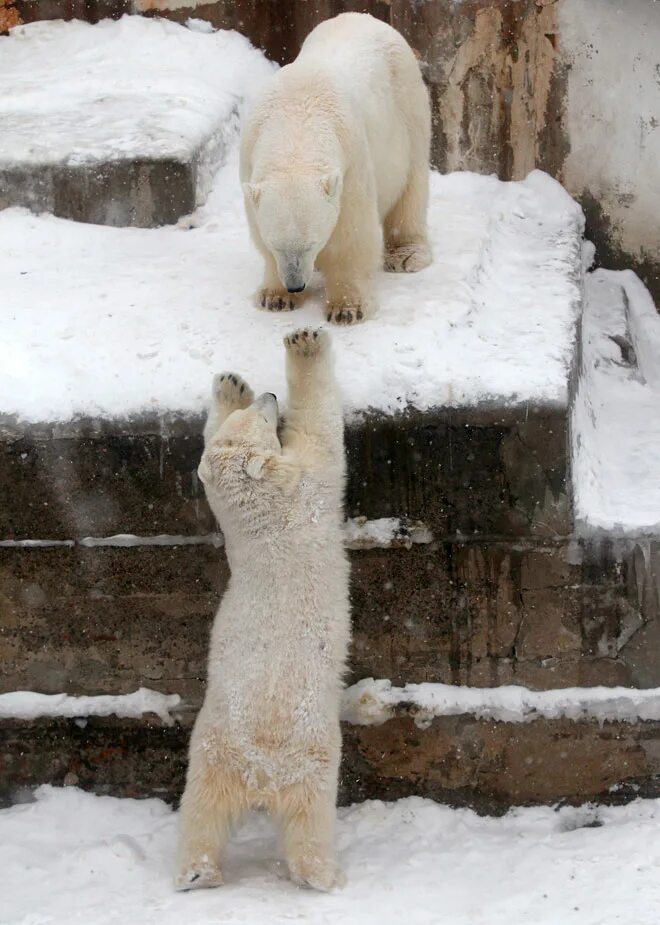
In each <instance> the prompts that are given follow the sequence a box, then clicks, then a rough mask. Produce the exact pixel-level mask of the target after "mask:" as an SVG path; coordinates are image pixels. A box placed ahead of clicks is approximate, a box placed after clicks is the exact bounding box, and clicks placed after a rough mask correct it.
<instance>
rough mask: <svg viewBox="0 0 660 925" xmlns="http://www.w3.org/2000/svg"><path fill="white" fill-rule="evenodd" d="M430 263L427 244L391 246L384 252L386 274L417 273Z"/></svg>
mask: <svg viewBox="0 0 660 925" xmlns="http://www.w3.org/2000/svg"><path fill="white" fill-rule="evenodd" d="M431 261H432V257H431V249H430V247H429V246H428V244H426V243H424V242H421V243H419V244H393V245H391V246H389V247H387V248H386V250H385V269H386V270H387V272H388V273H418V272H419V270H423V269H424V268H425V267H428V266H429V264H430V263H431Z"/></svg>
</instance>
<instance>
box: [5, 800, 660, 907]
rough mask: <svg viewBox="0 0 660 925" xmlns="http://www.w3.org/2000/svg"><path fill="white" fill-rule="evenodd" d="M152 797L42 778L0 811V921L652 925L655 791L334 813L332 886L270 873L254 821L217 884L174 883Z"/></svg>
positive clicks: (172, 824)
mask: <svg viewBox="0 0 660 925" xmlns="http://www.w3.org/2000/svg"><path fill="white" fill-rule="evenodd" d="M175 828H176V816H175V814H174V813H173V812H172V811H171V810H170V809H169V808H168V807H167V806H165V804H163V803H162V802H160V801H158V800H143V801H137V800H129V799H124V800H120V799H114V798H111V797H97V796H93V795H91V794H87V793H83V792H82V791H80V790H76V789H73V788H67V789H63V790H58V789H55V788H52V787H41V788H39V789H38V790H37V792H36V802H33V803H26V804H21V805H16V806H13V807H11V808H10V809H5V810H2V811H0V831H1V832H2V838H0V895H2V913H1V915H0V918H2V921H3V923H5V925H71V923H72V922H86V923H89V925H126V923H130V925H180V923H181V922H182V921H185V922H187V923H189V925H238V923H245V925H257V923H258V925H281V923H284V922H292V921H296V922H303V923H309V925H312V923H314V925H316V923H318V925H320V923H323V925H334V923H337V925H339V923H341V925H345V923H351V925H401V923H402V922H405V923H406V925H445V923H446V925H517V923H523V922H525V923H530V925H568V923H573V925H631V923H634V925H657V922H658V921H660V801H657V800H637V801H635V802H634V803H631V804H630V805H628V806H623V807H598V808H596V807H593V806H584V807H577V808H573V807H564V808H562V809H560V810H554V809H551V808H547V807H541V808H532V809H516V810H512V811H510V812H509V813H507V815H505V816H504V817H502V818H499V819H494V818H483V817H479V816H477V815H476V814H475V813H473V812H471V811H470V810H464V809H463V810H461V809H459V810H455V809H450V808H448V807H446V806H439V805H437V804H434V803H432V802H431V801H428V800H423V799H421V798H418V797H412V798H409V799H405V800H400V801H399V802H397V803H380V802H366V803H363V804H361V805H359V806H352V807H349V808H347V809H342V810H339V821H338V838H337V843H338V850H339V859H340V863H341V864H342V866H343V868H344V870H345V872H346V874H347V878H348V881H347V885H346V887H345V888H344V889H343V890H340V891H337V892H335V893H333V894H329V895H323V894H318V893H313V892H312V891H309V890H301V889H299V888H297V887H295V886H294V885H293V884H291V883H290V881H288V880H287V879H286V878H285V877H284V876H283V875H282V874H283V871H282V869H281V865H278V864H277V862H276V860H275V859H276V858H277V857H278V855H277V851H276V847H275V844H274V839H273V835H272V832H271V829H270V827H269V825H268V824H267V821H266V820H264V819H262V818H259V817H257V818H254V819H251V820H250V822H249V823H248V825H247V826H246V827H245V828H243V829H242V830H241V831H240V833H239V834H238V836H237V837H235V839H234V840H233V842H232V844H231V845H230V848H229V851H228V856H227V861H226V864H225V869H224V873H225V880H226V882H225V885H224V886H223V887H221V888H220V889H219V890H209V891H200V892H198V893H187V894H186V893H175V892H174V891H173V889H172V881H171V878H172V870H173V863H174V852H175V839H176V831H175Z"/></svg>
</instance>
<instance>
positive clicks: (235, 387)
mask: <svg viewBox="0 0 660 925" xmlns="http://www.w3.org/2000/svg"><path fill="white" fill-rule="evenodd" d="M213 397H214V398H215V400H216V401H217V402H220V404H222V405H225V406H228V407H230V408H247V407H248V406H249V405H251V404H252V402H253V401H254V393H253V391H252V389H251V388H250V386H249V385H248V384H247V382H246V381H245V379H243V378H242V377H241V376H239V375H238V374H237V373H217V374H216V375H215V376H214V377H213Z"/></svg>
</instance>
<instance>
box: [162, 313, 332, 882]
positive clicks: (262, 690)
mask: <svg viewBox="0 0 660 925" xmlns="http://www.w3.org/2000/svg"><path fill="white" fill-rule="evenodd" d="M285 344H286V362H287V379H288V386H289V407H288V411H287V414H286V419H285V423H284V425H283V428H282V431H281V436H280V437H278V431H277V411H278V409H277V402H276V400H275V397H274V396H271V395H268V394H266V395H264V396H261V397H260V398H258V399H256V401H255V400H254V399H253V395H252V392H251V390H250V389H249V387H248V386H247V385H246V384H245V383H244V382H243V380H242V379H241V378H240V377H238V376H236V375H234V374H223V376H217V377H216V379H215V380H214V387H213V404H212V408H211V412H210V414H209V419H208V422H207V426H206V428H205V434H204V437H205V450H204V455H203V457H202V461H201V463H200V466H199V474H200V478H201V479H202V481H203V483H204V486H205V489H206V494H207V497H208V500H209V503H210V505H211V507H212V509H213V511H214V513H215V515H216V517H217V518H218V520H219V523H220V525H221V527H222V531H223V533H224V536H225V543H226V552H227V558H228V561H229V566H230V569H231V577H230V580H229V583H228V586H227V590H226V591H225V594H224V597H223V599H222V603H221V604H220V609H219V610H218V613H217V616H216V619H215V622H214V625H213V631H212V635H211V648H210V655H209V668H208V686H207V692H206V697H205V700H204V704H203V706H202V709H201V711H200V713H199V716H198V718H197V721H196V723H195V728H194V730H193V733H192V737H191V743H190V762H189V768H188V777H187V783H186V789H185V793H184V795H183V800H182V804H181V837H180V846H179V860H178V870H177V875H176V885H177V887H178V888H180V889H194V888H197V887H204V886H216V885H218V884H219V883H221V882H222V879H221V873H220V862H221V855H222V850H223V848H224V846H225V844H226V842H227V839H228V837H229V834H230V830H231V827H232V825H233V824H235V823H236V822H238V820H239V819H240V817H241V815H242V814H243V812H244V811H246V810H247V809H249V808H252V807H264V808H266V809H268V810H269V811H270V812H271V813H272V814H273V816H274V817H275V820H276V822H277V823H278V824H279V830H280V832H281V836H282V846H283V850H284V854H285V856H286V859H287V862H288V865H289V869H290V872H291V875H292V877H293V878H294V880H296V881H297V882H300V883H306V884H308V885H310V886H313V887H316V888H318V889H330V888H331V887H332V886H333V885H334V884H335V883H336V880H337V871H336V868H335V862H334V846H333V830H334V819H335V801H336V791H337V773H338V767H339V758H340V749H341V737H340V730H339V707H340V694H341V687H342V684H341V676H342V672H343V669H344V662H345V658H346V650H347V646H348V640H349V633H350V625H349V603H348V575H349V571H348V562H347V558H346V554H345V552H344V543H343V534H342V524H343V517H342V503H343V490H344V470H345V465H344V446H343V418H342V410H341V402H340V398H339V391H338V387H337V384H336V382H335V378H334V373H333V367H332V361H331V356H330V344H329V337H328V335H327V333H326V332H323V331H310V330H303V331H299V332H296V333H295V334H293V335H291V336H289V337H288V338H286V339H285Z"/></svg>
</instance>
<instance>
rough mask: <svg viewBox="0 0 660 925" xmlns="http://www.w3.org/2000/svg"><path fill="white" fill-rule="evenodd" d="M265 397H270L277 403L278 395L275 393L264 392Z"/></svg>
mask: <svg viewBox="0 0 660 925" xmlns="http://www.w3.org/2000/svg"><path fill="white" fill-rule="evenodd" d="M264 395H269V396H270V397H271V398H272V399H273V401H277V395H275V393H274V392H264Z"/></svg>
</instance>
